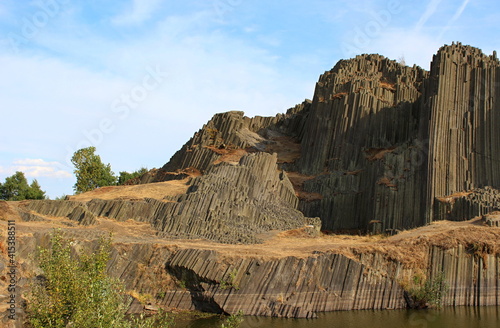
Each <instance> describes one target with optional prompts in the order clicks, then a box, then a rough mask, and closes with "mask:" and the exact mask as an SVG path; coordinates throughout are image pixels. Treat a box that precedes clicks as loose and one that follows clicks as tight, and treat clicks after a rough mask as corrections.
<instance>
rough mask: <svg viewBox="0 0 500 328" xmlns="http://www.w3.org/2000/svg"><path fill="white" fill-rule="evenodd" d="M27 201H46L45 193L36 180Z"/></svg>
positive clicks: (31, 186) (32, 183)
mask: <svg viewBox="0 0 500 328" xmlns="http://www.w3.org/2000/svg"><path fill="white" fill-rule="evenodd" d="M26 199H45V191H43V190H42V189H41V187H40V185H39V184H38V181H37V180H36V179H34V180H33V181H32V182H31V185H30V187H29V189H28V193H27V194H26Z"/></svg>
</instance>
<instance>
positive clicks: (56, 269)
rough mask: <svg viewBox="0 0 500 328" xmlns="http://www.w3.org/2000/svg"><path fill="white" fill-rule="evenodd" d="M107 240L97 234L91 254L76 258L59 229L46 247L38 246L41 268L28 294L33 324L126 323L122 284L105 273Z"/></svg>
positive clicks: (67, 325) (102, 324)
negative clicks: (49, 245)
mask: <svg viewBox="0 0 500 328" xmlns="http://www.w3.org/2000/svg"><path fill="white" fill-rule="evenodd" d="M110 245H111V240H110V238H107V239H105V238H101V240H100V241H99V247H98V249H97V251H96V252H94V253H92V254H84V255H82V256H81V257H80V258H79V259H77V258H76V256H75V255H73V254H72V252H71V245H70V242H69V241H68V240H65V239H64V238H63V236H62V234H61V232H60V231H59V230H56V231H55V232H54V233H53V235H52V237H51V247H50V248H47V249H46V248H39V256H40V268H41V269H42V270H43V276H41V277H40V278H39V279H38V280H37V283H35V284H34V286H33V288H32V292H31V294H30V295H28V303H27V314H28V320H29V323H30V324H31V325H32V326H33V327H35V328H38V327H40V328H41V327H44V328H47V327H54V328H55V327H85V328H93V327H96V328H97V327H100V328H103V327H127V328H128V327H130V322H129V321H127V320H125V315H124V314H125V310H126V309H125V304H124V299H123V293H122V292H123V290H122V285H121V284H120V283H119V282H118V281H117V280H115V279H112V278H110V277H109V276H108V275H107V274H106V266H107V263H108V260H109V250H110Z"/></svg>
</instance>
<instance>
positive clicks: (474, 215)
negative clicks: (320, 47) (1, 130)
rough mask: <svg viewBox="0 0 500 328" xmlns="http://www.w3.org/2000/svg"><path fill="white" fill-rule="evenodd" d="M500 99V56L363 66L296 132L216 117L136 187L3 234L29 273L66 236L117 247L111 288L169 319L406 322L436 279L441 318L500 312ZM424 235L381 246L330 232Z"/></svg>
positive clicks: (337, 79)
mask: <svg viewBox="0 0 500 328" xmlns="http://www.w3.org/2000/svg"><path fill="white" fill-rule="evenodd" d="M499 95H500V63H499V61H498V59H497V58H496V53H494V54H493V55H492V56H486V55H484V54H483V53H482V52H481V51H480V50H479V49H476V48H473V47H470V46H464V45H462V44H460V43H457V44H452V45H451V46H444V47H442V48H441V49H439V51H438V53H437V54H436V55H435V56H434V58H433V61H432V63H431V69H430V71H426V70H424V69H422V68H420V67H417V66H413V67H407V66H404V65H401V64H399V63H397V62H396V61H393V60H389V59H387V58H385V57H383V56H380V55H360V56H357V57H356V58H353V59H349V60H342V61H340V62H338V64H337V65H336V66H335V67H334V68H333V69H332V70H330V71H327V72H325V73H324V74H322V75H321V76H320V79H319V81H318V83H317V84H316V90H315V93H314V97H313V100H312V101H310V100H306V101H304V102H303V103H302V104H299V105H297V106H295V107H293V108H290V109H289V110H288V111H287V112H286V113H285V114H278V115H276V116H275V117H260V116H257V117H254V118H248V117H246V116H244V114H243V112H238V111H233V112H226V113H221V114H216V115H214V117H213V118H212V119H211V120H210V121H209V122H207V123H206V124H205V125H204V126H203V127H202V128H201V129H200V130H199V131H198V132H197V133H195V134H194V136H193V137H192V138H191V139H190V140H189V141H188V142H187V143H186V144H185V145H184V146H183V147H182V148H181V149H180V150H179V151H178V152H177V153H175V154H174V155H173V156H172V158H171V159H170V161H169V162H168V163H166V164H165V165H164V166H163V167H162V168H160V169H154V170H151V171H150V172H148V173H146V174H144V175H143V176H141V177H139V178H136V179H134V180H132V181H130V182H129V185H128V186H115V187H104V188H100V189H97V190H95V191H92V192H89V193H86V194H82V195H75V196H70V197H68V199H67V200H64V201H51V200H40V201H24V202H20V203H13V204H8V203H6V202H0V219H1V220H0V227H2V229H5V228H6V224H5V221H6V220H10V219H15V220H18V221H19V229H18V230H19V231H20V236H19V240H20V242H19V243H20V245H21V246H20V250H19V258H21V259H25V262H24V263H23V265H22V266H21V267H22V268H23V270H25V271H26V272H28V271H29V270H34V264H33V263H32V262H30V261H29V260H28V259H29V258H30V255H31V254H32V253H33V251H34V249H35V248H36V246H37V245H46V244H47V239H48V236H47V235H48V234H49V232H50V228H51V227H52V226H53V225H55V226H58V227H60V228H62V229H63V230H64V233H65V234H67V235H68V236H69V237H71V238H73V239H75V240H77V242H76V244H75V245H77V246H78V247H76V246H75V251H78V249H81V248H84V247H87V248H91V247H93V246H95V239H96V238H97V237H98V236H99V235H101V234H103V233H104V232H105V231H115V230H118V231H120V233H119V234H118V235H117V237H116V242H115V245H114V246H113V253H112V261H111V262H112V263H111V265H110V268H109V272H110V274H112V275H113V276H115V277H118V278H120V279H122V280H123V281H124V282H125V284H126V287H127V289H129V290H136V291H138V292H139V293H143V294H147V295H155V301H154V302H155V303H157V305H159V306H165V307H169V308H180V309H200V310H205V311H213V312H220V313H222V312H225V313H236V312H237V311H238V310H243V311H244V313H245V314H249V315H272V316H284V317H314V316H315V313H317V312H321V311H333V310H350V309H385V308H400V307H404V306H406V302H405V298H404V293H403V290H404V288H405V284H404V282H405V281H407V280H408V279H410V280H411V277H412V276H413V275H415V274H423V275H426V276H428V277H433V276H436V275H437V274H438V273H439V272H444V275H445V278H446V281H447V282H448V283H449V285H450V293H448V294H447V295H446V297H445V300H444V303H445V304H447V305H500V301H499V300H500V294H499V289H498V286H499V285H500V278H499V277H500V273H499V268H500V247H498V246H499V244H498V240H500V231H499V230H498V229H500V228H498V227H499V225H500V224H499V222H500V218H499V217H500V215H499V213H500V203H499V201H500V191H499V190H498V189H500V135H499V134H500V129H499V128H498V127H497V126H498V125H499V124H500V117H499V115H500V111H499V106H500V99H499V98H498V97H499ZM478 217H480V218H482V219H479V218H478ZM471 219H474V220H472V221H470V222H447V223H446V224H432V225H430V224H431V223H433V222H434V221H442V220H449V221H466V220H471ZM416 227H420V228H419V229H417V230H415V231H407V232H403V233H401V234H398V235H395V236H392V237H389V238H388V239H387V240H382V241H380V240H375V241H374V240H369V241H368V242H366V241H363V242H362V241H360V239H359V238H372V237H358V236H350V237H346V236H344V237H342V238H341V237H339V238H336V237H332V236H325V235H320V232H319V230H320V228H322V229H323V230H326V232H329V231H334V232H343V231H349V232H356V234H359V233H360V232H361V233H363V232H372V233H380V232H387V233H390V234H394V233H396V232H398V231H399V230H404V229H411V228H416ZM446 229H450V230H449V231H448V230H446ZM294 238H295V239H294ZM349 238H351V239H349ZM483 239H484V240H483ZM93 240H94V241H93ZM346 240H348V241H349V242H348V243H347V242H346ZM349 243H351V244H349ZM0 246H1V245H0ZM4 255H5V254H4ZM4 260H5V259H3V258H1V257H0V269H1V268H2V266H1V264H2V263H4V262H5V261H4ZM2 261H3V262H2ZM5 263H6V262H5ZM23 279H24V280H22V279H21V280H20V283H24V284H25V285H26V284H27V280H28V279H26V278H23ZM1 281H3V280H1V279H0V284H1V283H2V282H1ZM138 308H141V306H140V305H139V303H138V301H137V299H136V300H134V301H133V302H131V306H130V309H131V311H132V312H133V311H135V310H137V309H138ZM134 309H135V310H134Z"/></svg>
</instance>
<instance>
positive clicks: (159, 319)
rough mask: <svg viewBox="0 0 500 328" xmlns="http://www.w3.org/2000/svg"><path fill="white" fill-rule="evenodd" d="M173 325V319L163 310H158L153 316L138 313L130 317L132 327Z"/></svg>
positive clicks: (153, 327) (165, 326) (150, 327)
mask: <svg viewBox="0 0 500 328" xmlns="http://www.w3.org/2000/svg"><path fill="white" fill-rule="evenodd" d="M173 325H174V319H173V318H172V317H171V316H170V315H169V314H168V313H167V312H165V311H163V310H159V311H158V313H157V314H155V315H154V316H149V317H147V316H145V315H144V314H142V313H141V314H140V315H139V316H137V317H134V318H132V323H131V326H130V327H132V328H168V327H172V326H173Z"/></svg>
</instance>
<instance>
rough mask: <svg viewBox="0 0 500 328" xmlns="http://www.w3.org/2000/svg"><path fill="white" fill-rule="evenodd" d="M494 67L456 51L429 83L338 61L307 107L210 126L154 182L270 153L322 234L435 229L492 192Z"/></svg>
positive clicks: (383, 62) (436, 66) (398, 69)
mask: <svg viewBox="0 0 500 328" xmlns="http://www.w3.org/2000/svg"><path fill="white" fill-rule="evenodd" d="M499 67H500V66H499V61H498V59H497V58H496V55H493V56H486V55H484V54H483V53H482V52H481V51H480V50H479V49H476V48H473V47H470V46H463V45H461V44H453V45H451V46H444V47H442V48H441V49H439V51H438V53H437V54H436V55H435V56H434V58H433V61H432V64H431V70H430V72H427V71H425V70H423V69H421V68H420V67H416V66H414V67H406V66H402V65H400V64H398V63H397V62H395V61H392V60H389V59H387V58H384V57H382V56H380V55H361V56H357V57H356V58H354V59H350V60H342V61H340V62H339V63H338V64H337V65H336V66H335V67H334V68H333V69H332V70H331V71H328V72H326V73H324V74H323V75H321V76H320V79H319V82H318V83H317V85H316V90H315V94H314V98H313V101H312V102H304V103H303V104H301V105H299V106H297V107H295V108H292V109H290V110H289V111H288V112H287V114H286V115H278V116H276V117H269V118H262V117H256V118H252V119H250V118H247V117H243V116H242V113H240V112H230V113H224V114H217V115H215V116H214V117H213V119H212V120H211V121H210V122H209V123H207V125H206V126H204V127H203V128H202V129H201V130H200V131H199V132H198V133H197V134H195V136H194V137H193V138H192V139H191V140H190V141H189V142H188V143H187V144H186V145H185V146H184V147H183V149H181V150H180V151H179V152H178V153H176V154H175V155H174V157H172V159H171V161H170V162H169V163H167V164H166V165H165V166H164V167H163V168H162V169H161V170H160V172H158V173H156V174H155V175H154V177H153V180H154V181H161V180H162V176H161V174H160V173H161V172H162V171H172V170H174V169H179V168H181V169H183V168H186V167H195V168H197V169H199V170H201V171H204V170H207V169H208V168H209V167H210V166H211V165H214V163H217V162H218V161H220V160H221V158H223V157H224V155H223V154H222V153H221V152H220V151H219V152H217V149H219V148H220V147H223V148H225V149H226V151H229V150H231V151H235V150H236V149H240V150H243V149H244V150H246V151H264V152H269V153H272V152H277V153H278V164H279V165H280V168H282V169H284V170H285V171H287V174H288V176H289V178H290V180H291V181H292V183H293V185H294V188H295V192H296V194H297V195H298V197H299V200H300V203H299V207H298V208H299V209H300V210H301V211H302V212H303V213H304V214H305V216H310V217H320V218H321V220H322V228H323V229H325V230H355V231H358V230H361V231H386V230H389V231H392V230H395V229H408V228H413V227H417V226H421V225H424V224H427V223H429V222H432V220H434V219H436V218H437V219H439V218H440V217H442V215H441V216H440V215H438V214H436V213H434V209H435V208H436V207H439V199H440V198H442V197H447V196H450V195H452V194H456V193H460V192H465V191H470V190H472V189H475V188H483V187H487V186H488V187H492V188H494V189H495V188H498V185H499V184H500V175H499V173H498V172H499V170H498V168H497V163H500V162H499V160H500V158H498V157H499V156H500V155H499V154H500V151H499V150H500V149H498V147H500V143H499V142H497V141H498V140H499V136H498V135H497V134H498V132H497V131H498V129H497V128H496V124H497V122H499V119H500V117H497V116H498V115H500V114H498V113H497V112H498V111H497V110H496V108H497V107H498V105H499V104H498V100H497V98H498V94H499V92H500V77H499V76H498V74H497V72H498V70H499ZM283 139H287V140H288V141H289V143H288V145H290V144H292V145H293V147H294V149H295V152H290V151H289V153H288V154H287V153H286V151H287V145H285V144H283V142H282V141H283ZM214 147H215V148H214ZM228 149H229V150H228ZM290 153H293V155H294V156H290ZM221 154H222V155H221ZM148 179H151V177H150V178H148ZM148 181H150V180H148ZM361 204H362V206H360V205H361ZM480 214H484V213H480V212H477V211H473V212H471V213H469V214H468V215H467V216H464V217H456V218H455V219H468V218H471V217H474V216H476V215H480Z"/></svg>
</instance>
